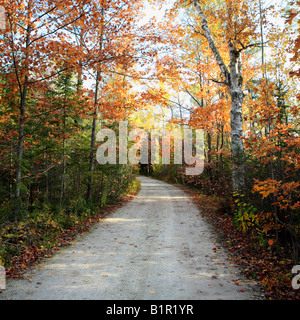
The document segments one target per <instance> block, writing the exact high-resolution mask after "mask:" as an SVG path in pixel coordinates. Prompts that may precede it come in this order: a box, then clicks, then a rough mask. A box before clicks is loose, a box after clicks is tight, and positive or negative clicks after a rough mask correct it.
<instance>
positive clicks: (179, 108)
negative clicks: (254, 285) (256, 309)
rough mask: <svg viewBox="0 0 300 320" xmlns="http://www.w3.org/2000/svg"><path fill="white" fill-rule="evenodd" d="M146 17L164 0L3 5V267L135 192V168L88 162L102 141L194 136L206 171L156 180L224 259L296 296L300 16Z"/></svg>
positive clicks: (202, 10) (274, 11)
mask: <svg viewBox="0 0 300 320" xmlns="http://www.w3.org/2000/svg"><path fill="white" fill-rule="evenodd" d="M146 4H147V6H151V5H152V6H153V7H154V8H158V11H159V10H165V5H166V1H161V0H152V1H149V3H147V2H145V1H141V0H138V1H128V0H113V1H108V0H63V1H62V0H53V1H44V0H0V6H2V7H3V8H4V9H5V15H6V21H5V29H0V105H1V109H0V176H1V180H0V202H1V207H0V225H1V229H0V241H1V242H0V263H2V264H4V265H5V266H7V267H8V268H11V269H10V270H13V264H14V263H16V264H17V265H18V267H17V268H16V269H22V268H23V266H25V265H26V261H27V262H30V261H31V255H32V256H34V257H39V255H40V253H41V252H46V249H48V250H50V251H51V246H53V245H57V244H59V243H60V242H61V241H62V240H61V235H62V234H64V233H66V234H69V232H70V231H67V230H72V229H76V228H78V229H80V228H81V226H82V225H85V223H87V224H89V221H90V222H91V221H95V219H96V218H95V217H98V216H97V212H98V213H99V210H102V209H103V208H104V207H105V206H107V205H112V204H115V203H116V202H117V201H119V200H120V199H122V197H123V195H124V194H127V193H128V192H129V193H134V191H135V190H137V188H138V184H137V182H136V180H135V173H136V168H134V167H132V166H129V165H128V166H126V165H123V166H122V165H116V166H110V165H105V166H99V165H98V164H97V163H96V161H95V160H96V159H95V152H96V148H97V146H98V142H97V141H96V133H97V130H98V129H99V128H101V127H109V128H112V129H116V128H117V125H118V124H117V122H118V121H122V120H129V122H130V126H132V127H143V128H145V129H146V130H150V129H152V128H155V127H159V128H169V129H171V128H174V127H180V128H183V127H189V128H193V129H202V130H203V131H204V135H205V150H204V153H205V170H204V173H203V174H202V175H200V176H185V175H184V169H185V168H184V165H169V166H166V165H155V166H154V170H153V175H154V176H155V177H157V178H164V179H167V180H168V181H171V182H174V183H180V184H183V185H185V186H186V187H189V188H190V189H192V190H193V192H195V194H196V198H197V199H198V200H197V201H199V203H200V206H202V208H205V210H207V211H208V213H209V217H210V219H211V220H214V219H215V221H220V225H223V227H224V228H223V230H224V229H226V230H229V231H228V232H227V231H226V232H225V234H226V236H227V237H229V238H230V237H231V238H230V241H231V246H230V248H231V249H232V251H237V250H240V249H239V248H238V247H237V246H238V244H237V240H236V239H242V238H243V237H244V238H245V239H246V240H247V239H248V244H249V247H248V249H249V250H248V251H247V252H246V251H245V252H244V256H245V257H244V258H240V260H243V262H244V263H248V264H250V265H251V266H250V267H249V268H247V270H248V271H249V272H248V274H249V275H251V276H252V277H254V278H255V277H256V278H259V279H260V280H261V281H262V284H263V286H264V287H265V288H266V289H268V290H269V291H272V292H273V293H274V292H275V291H276V290H275V289H274V288H275V287H276V283H277V282H276V281H277V280H278V279H279V278H280V279H281V280H282V281H281V282H280V283H281V284H282V283H283V282H284V289H282V290H279V291H276V292H275V293H274V295H270V297H275V298H285V295H286V297H288V298H293V297H294V295H293V294H290V293H289V294H287V293H286V292H287V290H288V289H287V283H288V281H289V280H290V278H291V274H290V273H289V272H290V270H288V271H287V272H286V273H283V272H282V269H280V268H279V267H278V265H281V266H288V267H290V266H291V264H293V263H294V264H297V263H299V258H300V239H299V237H300V194H299V192H300V182H299V177H300V164H299V161H300V156H299V154H300V153H299V148H300V138H299V101H300V99H299V98H300V97H299V81H300V80H299V77H300V73H299V70H300V69H299V43H300V41H299V21H300V20H299V2H298V1H292V2H290V3H289V4H287V5H286V6H285V7H281V8H277V7H272V6H269V7H267V8H266V7H264V6H262V4H261V3H260V2H257V1H255V2H253V1H248V0H247V1H246V0H245V1H242V2H241V1H237V0H221V1H219V0H212V1H206V0H199V1H197V0H195V1H182V0H177V1H174V2H173V4H172V7H168V8H167V9H166V11H165V14H164V18H162V19H161V21H156V19H155V17H151V18H150V19H149V20H147V19H146V20H145V21H144V20H143V18H145V17H144V16H145V10H144V9H145V8H144V6H145V5H146ZM274 17H275V19H276V18H277V19H281V21H283V23H282V24H281V25H279V24H277V23H276V21H274ZM287 53H288V54H287ZM199 199H200V200H199ZM214 199H218V201H217V204H216V208H217V210H214V209H211V208H212V207H213V205H214V202H213V200H214ZM216 208H215V209H216ZM210 209H211V210H210ZM234 237H235V238H236V239H235V240H234V239H233V238H234ZM246 240H245V248H246V247H247V245H246V242H247V241H246ZM262 254H263V256H262V257H261V259H255V258H253V257H255V255H262ZM246 256H247V257H246ZM20 257H23V258H20ZM249 257H252V258H249ZM248 258H249V259H248ZM256 258H257V257H256ZM251 259H252V260H251ZM25 260H26V261H25ZM275 264H277V265H276V266H275ZM259 266H261V269H259ZM273 267H274V268H275V269H276V270H278V278H276V274H275V272H271V271H270V269H272V268H273ZM24 268H25V267H24ZM261 270H265V271H263V272H261ZM258 275H259V276H258ZM278 281H279V280H278ZM278 283H279V282H278Z"/></svg>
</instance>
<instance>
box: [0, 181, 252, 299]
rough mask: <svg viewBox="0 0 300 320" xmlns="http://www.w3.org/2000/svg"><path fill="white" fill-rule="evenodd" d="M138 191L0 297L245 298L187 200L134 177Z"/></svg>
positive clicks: (244, 287) (248, 294) (243, 284)
mask: <svg viewBox="0 0 300 320" xmlns="http://www.w3.org/2000/svg"><path fill="white" fill-rule="evenodd" d="M139 179H140V180H141V182H142V188H141V191H140V193H139V195H138V196H137V197H136V198H135V199H134V200H132V201H131V202H128V203H127V204H126V205H125V206H124V207H122V208H120V209H118V210H117V211H116V212H114V213H113V214H112V215H111V216H109V217H108V218H106V219H104V220H103V221H102V222H101V223H99V224H97V225H96V226H95V227H94V228H93V229H92V230H91V231H90V232H88V233H86V234H85V235H84V236H82V237H80V238H78V240H76V241H75V242H74V244H73V245H72V246H70V247H67V248H65V249H62V250H61V251H60V252H58V253H57V254H56V255H55V256H54V257H52V258H50V259H47V261H46V262H45V263H42V264H41V265H39V267H38V268H36V269H34V270H33V271H31V272H30V273H28V274H27V278H28V279H18V280H11V281H9V282H8V283H7V289H6V290H4V291H3V293H2V294H0V299H18V300H20V299H22V300H23V299H47V300H48V299H51V300H53V299H60V300H63V299H80V300H83V299H89V300H90V299H97V300H204V299H210V300H211V299H213V300H217V299H223V300H250V299H255V297H257V296H258V295H257V294H258V291H257V288H256V287H255V286H254V285H253V284H250V283H248V282H247V281H246V280H245V279H244V278H243V277H242V276H241V275H240V273H239V270H238V268H236V267H235V266H234V265H231V264H230V261H229V260H228V256H227V254H226V252H225V251H224V249H222V248H221V249H219V250H216V248H217V247H218V243H217V241H216V238H215V235H214V234H213V233H212V229H211V227H210V226H208V225H207V224H206V223H205V221H204V220H203V218H201V215H200V213H199V211H198V209H197V207H196V206H195V205H194V204H193V202H192V200H191V199H190V198H189V197H188V196H187V195H186V194H185V193H184V192H183V191H182V190H180V189H179V188H176V187H174V186H171V185H169V184H166V183H163V182H160V181H156V180H151V179H149V178H145V177H140V178H139Z"/></svg>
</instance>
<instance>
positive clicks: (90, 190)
mask: <svg viewBox="0 0 300 320" xmlns="http://www.w3.org/2000/svg"><path fill="white" fill-rule="evenodd" d="M101 17H102V24H101V33H100V43H99V44H100V48H99V49H100V50H99V51H100V54H101V53H102V50H103V36H104V8H103V7H102V8H101ZM100 76H101V68H98V70H97V74H96V88H95V99H94V113H93V123H92V132H91V151H90V157H89V161H90V162H89V179H88V188H87V200H91V199H92V195H93V174H94V163H95V145H96V126H97V118H96V117H97V113H98V112H97V111H98V107H97V104H98V94H99V81H100Z"/></svg>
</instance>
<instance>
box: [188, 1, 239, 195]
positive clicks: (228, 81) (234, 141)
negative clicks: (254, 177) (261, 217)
mask: <svg viewBox="0 0 300 320" xmlns="http://www.w3.org/2000/svg"><path fill="white" fill-rule="evenodd" d="M193 5H194V7H195V9H196V10H197V12H198V14H199V16H200V17H201V19H202V29H203V31H204V36H205V38H206V39H207V41H208V43H209V47H210V49H211V51H212V53H213V55H214V58H215V60H216V62H217V64H218V66H219V68H220V70H221V72H222V74H223V76H224V78H225V80H224V84H225V85H226V86H227V87H228V89H229V94H230V98H231V113H230V115H231V133H230V135H231V149H232V157H233V161H232V185H233V189H234V190H236V191H238V190H242V189H243V188H244V185H245V178H244V176H245V173H244V165H243V161H244V146H243V139H242V136H243V113H242V106H243V100H244V92H243V78H242V75H241V63H240V51H239V50H237V49H236V48H235V46H234V44H233V43H232V42H230V43H229V44H228V49H229V57H230V66H229V68H230V70H228V68H227V66H226V65H225V63H224V61H223V59H222V57H221V55H220V53H219V50H218V48H217V46H216V44H215V41H214V39H213V37H212V34H211V31H210V28H209V26H208V22H207V19H206V17H205V14H204V13H203V10H202V8H201V5H200V4H199V2H198V1H197V0H194V1H193Z"/></svg>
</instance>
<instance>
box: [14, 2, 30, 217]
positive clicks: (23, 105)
mask: <svg viewBox="0 0 300 320" xmlns="http://www.w3.org/2000/svg"><path fill="white" fill-rule="evenodd" d="M30 10H31V2H30V3H29V4H28V12H30ZM26 32H27V36H26V44H25V60H24V61H25V77H24V83H23V86H22V87H20V95H21V99H20V100H21V103H20V116H19V136H18V144H17V169H16V188H15V220H16V221H17V219H18V215H19V214H20V210H21V206H22V200H21V183H22V163H23V149H24V126H25V111H26V99H27V91H28V69H29V65H28V55H29V52H28V51H29V44H30V34H31V25H30V24H29V25H28V27H27V29H26ZM15 72H16V76H17V77H18V70H17V69H16V70H15Z"/></svg>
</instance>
